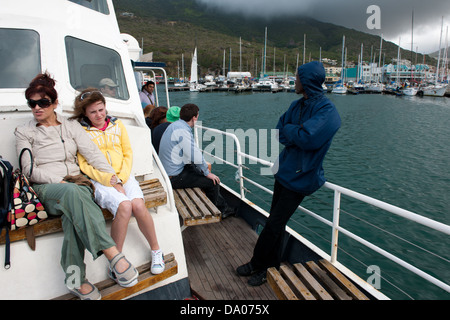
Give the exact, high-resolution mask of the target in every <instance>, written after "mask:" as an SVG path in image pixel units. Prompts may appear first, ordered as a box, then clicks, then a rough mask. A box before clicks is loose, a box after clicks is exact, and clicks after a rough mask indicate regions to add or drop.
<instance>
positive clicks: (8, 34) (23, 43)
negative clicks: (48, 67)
mask: <svg viewBox="0 0 450 320" xmlns="http://www.w3.org/2000/svg"><path fill="white" fill-rule="evenodd" d="M0 39H1V41H0V88H26V87H28V84H29V83H30V82H31V80H33V78H34V77H35V76H36V75H37V74H39V73H40V72H41V55H40V44H39V41H40V40H39V34H38V33H37V32H36V31H33V30H20V29H2V28H0Z"/></svg>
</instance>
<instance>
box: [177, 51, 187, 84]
mask: <svg viewBox="0 0 450 320" xmlns="http://www.w3.org/2000/svg"><path fill="white" fill-rule="evenodd" d="M178 72H179V71H178ZM181 74H182V76H181V77H182V79H183V80H181V81H180V82H176V83H175V87H186V86H187V83H186V82H184V80H185V79H184V54H181ZM178 79H180V76H178Z"/></svg>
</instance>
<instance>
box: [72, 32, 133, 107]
mask: <svg viewBox="0 0 450 320" xmlns="http://www.w3.org/2000/svg"><path fill="white" fill-rule="evenodd" d="M64 43H65V49H66V59H67V68H68V73H69V83H70V85H71V86H72V88H74V89H75V90H77V91H80V92H81V91H82V90H84V89H86V88H88V87H94V88H98V89H100V87H99V82H100V80H101V79H102V78H110V79H111V80H112V81H113V82H115V83H116V84H117V85H118V90H117V97H108V96H106V95H105V97H107V98H110V99H115V100H120V101H128V100H129V99H130V98H131V95H130V91H129V89H128V83H127V80H126V75H125V70H124V63H123V60H122V56H121V55H120V53H119V52H117V51H116V50H114V49H112V48H109V47H105V46H102V45H99V44H97V43H93V42H89V41H87V40H84V39H80V38H77V37H74V36H72V35H68V36H66V37H65V38H64ZM77 46H78V48H77ZM77 49H79V50H81V51H84V52H74V51H75V50H77ZM98 52H101V53H102V54H99V55H96V53H98ZM83 54H84V57H88V58H83ZM80 57H81V58H80ZM108 57H109V58H111V59H112V60H110V61H112V63H111V64H108V63H107V61H108ZM96 58H97V59H96ZM76 60H79V61H82V62H89V63H84V64H79V65H77V61H76ZM95 69H97V70H95ZM88 70H89V72H90V75H91V77H89V75H86V74H88V73H85V74H84V75H83V71H88ZM102 72H103V76H98V75H99V74H101V73H102ZM92 76H96V79H95V81H94V80H93V79H92ZM83 78H84V79H85V81H83V80H82V79H83ZM97 78H98V79H97ZM86 79H87V80H88V82H86Z"/></svg>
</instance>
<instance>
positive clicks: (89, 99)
mask: <svg viewBox="0 0 450 320" xmlns="http://www.w3.org/2000/svg"><path fill="white" fill-rule="evenodd" d="M105 103H106V102H105V98H104V97H103V95H102V93H101V92H100V91H99V90H98V89H96V88H88V89H85V90H84V91H82V92H81V94H80V95H78V96H77V97H76V98H75V108H74V116H73V117H72V118H71V119H76V120H78V121H79V122H80V123H81V125H82V126H83V128H84V129H85V130H86V132H87V134H88V135H87V136H89V137H90V139H91V140H92V141H93V142H94V143H95V144H96V145H97V146H98V147H99V149H100V150H101V151H102V153H103V155H104V156H105V158H106V159H107V160H108V162H109V164H110V165H111V166H112V167H113V168H114V170H115V173H116V175H117V177H118V178H119V179H118V180H116V181H115V183H113V186H111V185H110V184H105V183H104V181H105V180H107V174H106V173H104V172H102V171H101V170H99V169H98V168H95V167H94V166H92V165H91V164H90V163H88V162H87V161H86V159H85V157H84V155H82V154H79V155H78V163H79V164H80V168H81V171H82V172H84V173H85V174H86V175H88V176H89V177H90V178H91V179H92V183H93V184H94V186H95V201H96V202H97V203H98V204H99V205H100V206H101V207H103V208H106V209H108V210H109V211H110V212H111V213H112V214H113V215H114V220H113V222H112V225H111V236H112V238H113V239H114V241H115V242H116V244H117V248H118V249H119V250H120V251H122V248H123V244H124V242H125V237H126V234H127V228H128V223H129V221H130V218H131V216H132V215H134V217H135V218H136V221H137V224H138V226H139V230H141V232H142V234H143V235H144V237H145V238H146V240H147V242H148V244H149V246H150V248H151V257H152V264H151V268H150V270H151V272H152V273H153V274H159V273H161V272H163V271H164V267H165V265H164V259H163V254H162V251H161V250H160V247H159V244H158V240H157V237H156V232H155V225H154V222H153V218H152V216H151V215H150V214H149V212H148V210H147V207H146V206H145V202H144V194H143V193H142V190H141V188H140V186H139V183H138V182H137V181H136V179H135V178H134V176H133V175H132V174H131V167H132V164H133V150H132V149H131V144H130V139H129V138H128V133H127V130H126V128H125V126H124V124H123V123H122V121H120V120H119V119H117V118H114V117H110V116H108V115H107V112H106V105H105ZM105 176H106V178H105ZM109 275H110V277H111V278H112V279H113V280H116V277H115V275H114V272H112V270H110V272H109Z"/></svg>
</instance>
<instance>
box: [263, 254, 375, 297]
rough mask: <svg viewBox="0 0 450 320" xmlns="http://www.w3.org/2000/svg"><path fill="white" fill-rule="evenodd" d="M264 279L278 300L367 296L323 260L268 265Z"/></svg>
mask: <svg viewBox="0 0 450 320" xmlns="http://www.w3.org/2000/svg"><path fill="white" fill-rule="evenodd" d="M267 281H268V283H269V284H270V286H271V287H272V289H273V290H274V292H275V294H276V296H277V297H278V298H279V299H280V300H369V299H368V297H367V296H366V295H365V294H364V293H362V292H361V291H360V290H359V289H358V288H356V286H355V285H354V284H353V283H352V282H350V280H348V279H347V278H346V277H345V276H344V275H343V274H342V273H340V272H339V271H338V270H337V269H336V268H335V267H334V266H333V265H332V264H331V263H330V262H328V261H327V260H320V261H318V262H317V263H316V262H314V261H309V262H306V263H305V264H304V265H303V264H301V263H296V264H294V265H293V266H288V265H286V264H284V265H282V266H281V267H280V270H277V269H276V268H269V269H268V270H267Z"/></svg>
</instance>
